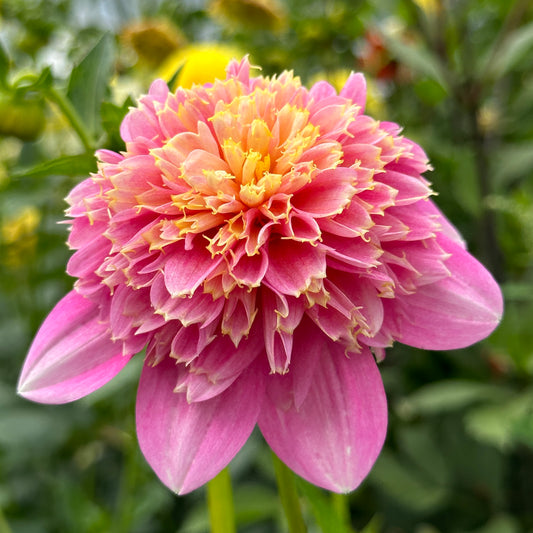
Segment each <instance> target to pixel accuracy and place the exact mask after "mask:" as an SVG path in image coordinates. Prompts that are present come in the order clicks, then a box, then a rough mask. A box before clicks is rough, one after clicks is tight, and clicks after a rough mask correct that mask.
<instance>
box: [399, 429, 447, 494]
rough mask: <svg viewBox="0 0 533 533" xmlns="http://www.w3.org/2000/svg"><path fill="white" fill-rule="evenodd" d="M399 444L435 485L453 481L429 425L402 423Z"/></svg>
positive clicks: (407, 457)
mask: <svg viewBox="0 0 533 533" xmlns="http://www.w3.org/2000/svg"><path fill="white" fill-rule="evenodd" d="M397 439H398V445H399V447H400V448H401V449H402V450H403V452H404V454H405V457H406V459H408V460H409V461H410V462H411V463H412V464H413V465H414V466H416V467H417V469H418V470H419V471H420V474H421V475H423V477H424V478H425V479H427V480H428V481H429V482H431V483H434V484H435V485H440V486H448V485H450V483H451V480H450V472H449V469H448V465H447V464H446V461H445V460H444V458H443V456H442V453H441V451H440V450H439V445H438V442H437V441H436V439H435V437H434V436H433V435H432V432H431V431H430V428H429V427H428V426H427V425H402V426H401V427H400V428H399V430H398V432H397Z"/></svg>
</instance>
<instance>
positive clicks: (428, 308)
mask: <svg viewBox="0 0 533 533" xmlns="http://www.w3.org/2000/svg"><path fill="white" fill-rule="evenodd" d="M438 241H439V243H440V244H441V246H442V248H443V249H444V251H446V252H448V253H451V254H452V255H451V257H450V258H449V259H448V260H447V261H446V262H445V265H446V267H447V268H448V269H449V271H450V273H451V275H450V276H449V277H447V278H445V279H442V280H440V281H438V282H436V283H432V284H429V285H424V286H422V287H419V288H418V290H417V292H416V293H415V294H413V295H409V296H404V297H402V298H398V299H397V300H394V301H391V302H384V304H385V305H386V307H388V308H389V310H390V311H391V315H390V316H394V317H395V318H393V319H392V320H393V322H394V326H393V327H392V328H391V329H392V330H393V331H392V332H393V334H394V336H395V337H396V339H397V340H398V341H400V342H402V343H404V344H408V345H410V346H415V347H417V348H424V349H428V350H452V349H456V348H464V347H465V346H469V345H470V344H474V343H475V342H478V341H479V340H481V339H483V338H485V337H487V336H488V335H489V334H490V333H491V332H492V331H493V330H494V328H495V327H496V326H497V325H498V323H499V321H500V319H501V316H502V312H503V300H502V294H501V291H500V288H499V287H498V284H497V283H496V281H494V279H493V277H492V276H491V274H490V273H489V272H488V271H487V270H486V269H485V267H484V266H483V265H482V264H481V263H479V262H478V261H477V260H476V259H475V258H474V257H472V256H471V255H470V254H469V253H468V252H466V251H465V250H464V249H463V248H462V246H461V245H459V244H457V243H455V242H453V241H451V240H450V239H448V238H447V237H444V236H440V237H438ZM386 316H387V315H386Z"/></svg>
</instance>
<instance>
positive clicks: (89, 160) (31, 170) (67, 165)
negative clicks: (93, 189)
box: [11, 154, 96, 180]
mask: <svg viewBox="0 0 533 533" xmlns="http://www.w3.org/2000/svg"><path fill="white" fill-rule="evenodd" d="M95 170H96V159H95V157H94V156H93V155H92V154H79V155H65V156H61V157H58V158H57V159H51V160H49V161H45V162H44V163H39V164H38V165H35V166H32V167H27V168H19V169H15V170H14V171H13V172H11V178H12V179H15V180H16V179H21V178H43V177H45V176H50V175H59V176H85V175H87V174H89V173H90V172H94V171H95Z"/></svg>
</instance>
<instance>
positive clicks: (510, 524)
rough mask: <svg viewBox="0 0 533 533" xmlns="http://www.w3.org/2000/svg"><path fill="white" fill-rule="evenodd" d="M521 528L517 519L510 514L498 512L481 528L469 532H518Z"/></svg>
mask: <svg viewBox="0 0 533 533" xmlns="http://www.w3.org/2000/svg"><path fill="white" fill-rule="evenodd" d="M520 531H522V530H521V528H520V523H519V522H518V520H517V519H516V518H515V517H514V516H511V515H507V514H500V515H497V516H495V517H493V518H491V519H490V520H489V521H488V522H487V523H486V524H485V525H484V526H483V527H482V528H480V529H476V530H475V531H472V532H471V533H519V532H520Z"/></svg>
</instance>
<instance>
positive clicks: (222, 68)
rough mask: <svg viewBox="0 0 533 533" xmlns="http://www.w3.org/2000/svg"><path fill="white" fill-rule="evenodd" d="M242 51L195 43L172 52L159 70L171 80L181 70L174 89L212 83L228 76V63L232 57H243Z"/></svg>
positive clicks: (161, 74) (165, 77)
mask: <svg viewBox="0 0 533 533" xmlns="http://www.w3.org/2000/svg"><path fill="white" fill-rule="evenodd" d="M242 55H243V54H242V52H240V51H239V50H238V49H237V48H235V47H232V46H225V45H221V44H216V43H213V44H194V45H189V46H186V47H185V48H182V49H181V50H178V51H176V52H175V53H174V54H172V55H171V56H170V57H169V58H168V59H167V60H166V61H165V63H164V64H163V65H162V67H161V69H160V70H159V76H160V77H161V78H163V79H164V80H165V81H167V82H169V81H170V80H171V79H172V78H173V76H174V75H175V74H176V72H177V71H178V70H179V73H178V76H177V77H176V80H175V82H174V84H173V87H172V89H175V88H176V87H184V88H187V89H188V88H190V87H192V86H193V85H194V84H197V85H202V84H204V83H211V82H213V81H215V78H218V79H224V78H225V77H226V65H227V64H228V63H229V62H230V60H231V59H233V58H237V59H240V58H241V57H242Z"/></svg>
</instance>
